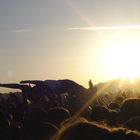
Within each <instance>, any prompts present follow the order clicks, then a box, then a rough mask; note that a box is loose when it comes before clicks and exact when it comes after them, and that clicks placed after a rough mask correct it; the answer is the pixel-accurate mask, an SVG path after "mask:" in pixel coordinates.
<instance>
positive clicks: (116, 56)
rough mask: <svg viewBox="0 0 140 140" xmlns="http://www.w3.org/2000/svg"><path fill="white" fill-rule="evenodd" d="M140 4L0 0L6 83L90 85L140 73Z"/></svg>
mask: <svg viewBox="0 0 140 140" xmlns="http://www.w3.org/2000/svg"><path fill="white" fill-rule="evenodd" d="M139 6H140V0H0V79H1V80H0V82H1V83H6V82H8V83H12V82H19V81H20V80H25V79H42V80H46V79H64V78H67V79H72V80H74V81H76V82H78V83H80V84H82V85H84V86H88V83H87V82H88V80H89V79H92V80H93V82H94V83H98V82H103V81H107V80H109V79H111V78H114V77H117V76H126V77H127V76H128V75H129V76H130V77H133V76H137V75H139V74H140V73H139V70H140V68H139V67H138V66H140V62H138V61H139V60H140V59H139V57H137V55H139V54H138V52H140V51H139V48H140V8H139ZM120 52H121V53H120ZM134 56H135V57H134ZM130 58H133V59H130ZM138 59H139V60H138ZM121 60H123V61H121ZM124 66H125V67H124ZM118 67H121V68H122V69H121V68H118ZM132 67H133V68H132ZM128 69H129V71H128V72H127V73H126V71H127V70H128ZM131 69H137V70H135V71H134V70H131ZM130 70H131V71H130ZM129 76H128V77H129ZM1 90H2V89H0V91H1Z"/></svg>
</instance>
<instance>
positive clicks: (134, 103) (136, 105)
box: [118, 98, 140, 123]
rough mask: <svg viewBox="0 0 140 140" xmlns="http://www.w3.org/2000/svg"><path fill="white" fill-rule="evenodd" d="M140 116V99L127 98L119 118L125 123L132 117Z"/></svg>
mask: <svg viewBox="0 0 140 140" xmlns="http://www.w3.org/2000/svg"><path fill="white" fill-rule="evenodd" d="M136 116H140V99H134V98H131V99H127V100H125V101H124V102H123V104H122V106H121V108H120V111H119V114H118V119H119V122H120V123H124V122H125V121H127V120H129V119H130V118H132V117H136Z"/></svg>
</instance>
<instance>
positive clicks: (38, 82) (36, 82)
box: [20, 80, 43, 85]
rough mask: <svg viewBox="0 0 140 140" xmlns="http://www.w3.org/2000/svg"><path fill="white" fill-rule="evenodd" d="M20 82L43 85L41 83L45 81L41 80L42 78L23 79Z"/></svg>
mask: <svg viewBox="0 0 140 140" xmlns="http://www.w3.org/2000/svg"><path fill="white" fill-rule="evenodd" d="M20 83H29V84H35V85H41V84H43V81H41V80H23V81H20Z"/></svg>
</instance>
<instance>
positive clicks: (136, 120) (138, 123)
mask: <svg viewBox="0 0 140 140" xmlns="http://www.w3.org/2000/svg"><path fill="white" fill-rule="evenodd" d="M123 126H124V127H126V128H128V129H131V130H137V131H139V132H140V116H138V117H133V118H131V119H129V120H128V121H126V122H125V123H124V124H123Z"/></svg>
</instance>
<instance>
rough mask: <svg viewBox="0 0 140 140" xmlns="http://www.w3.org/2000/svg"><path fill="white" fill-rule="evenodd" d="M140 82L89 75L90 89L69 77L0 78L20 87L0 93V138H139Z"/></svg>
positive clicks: (52, 139) (83, 139)
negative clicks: (102, 79)
mask: <svg viewBox="0 0 140 140" xmlns="http://www.w3.org/2000/svg"><path fill="white" fill-rule="evenodd" d="M122 82H123V83H124V84H123V85H122ZM120 83H121V84H120ZM138 83H139V82H138V80H137V84H135V86H134V85H133V86H132V84H130V83H129V82H128V81H127V80H123V81H122V80H120V79H119V80H112V81H109V82H107V83H100V84H98V85H94V84H93V83H92V81H91V80H89V82H88V84H89V88H85V87H83V86H82V85H80V84H78V83H76V82H74V81H72V80H69V79H63V80H45V81H41V80H24V81H21V82H20V83H1V84H0V87H1V88H10V89H19V90H20V91H21V92H18V93H9V94H0V139H1V140H90V139H93V140H130V139H131V140H140V125H139V124H140V93H139V90H138V88H136V86H138Z"/></svg>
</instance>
